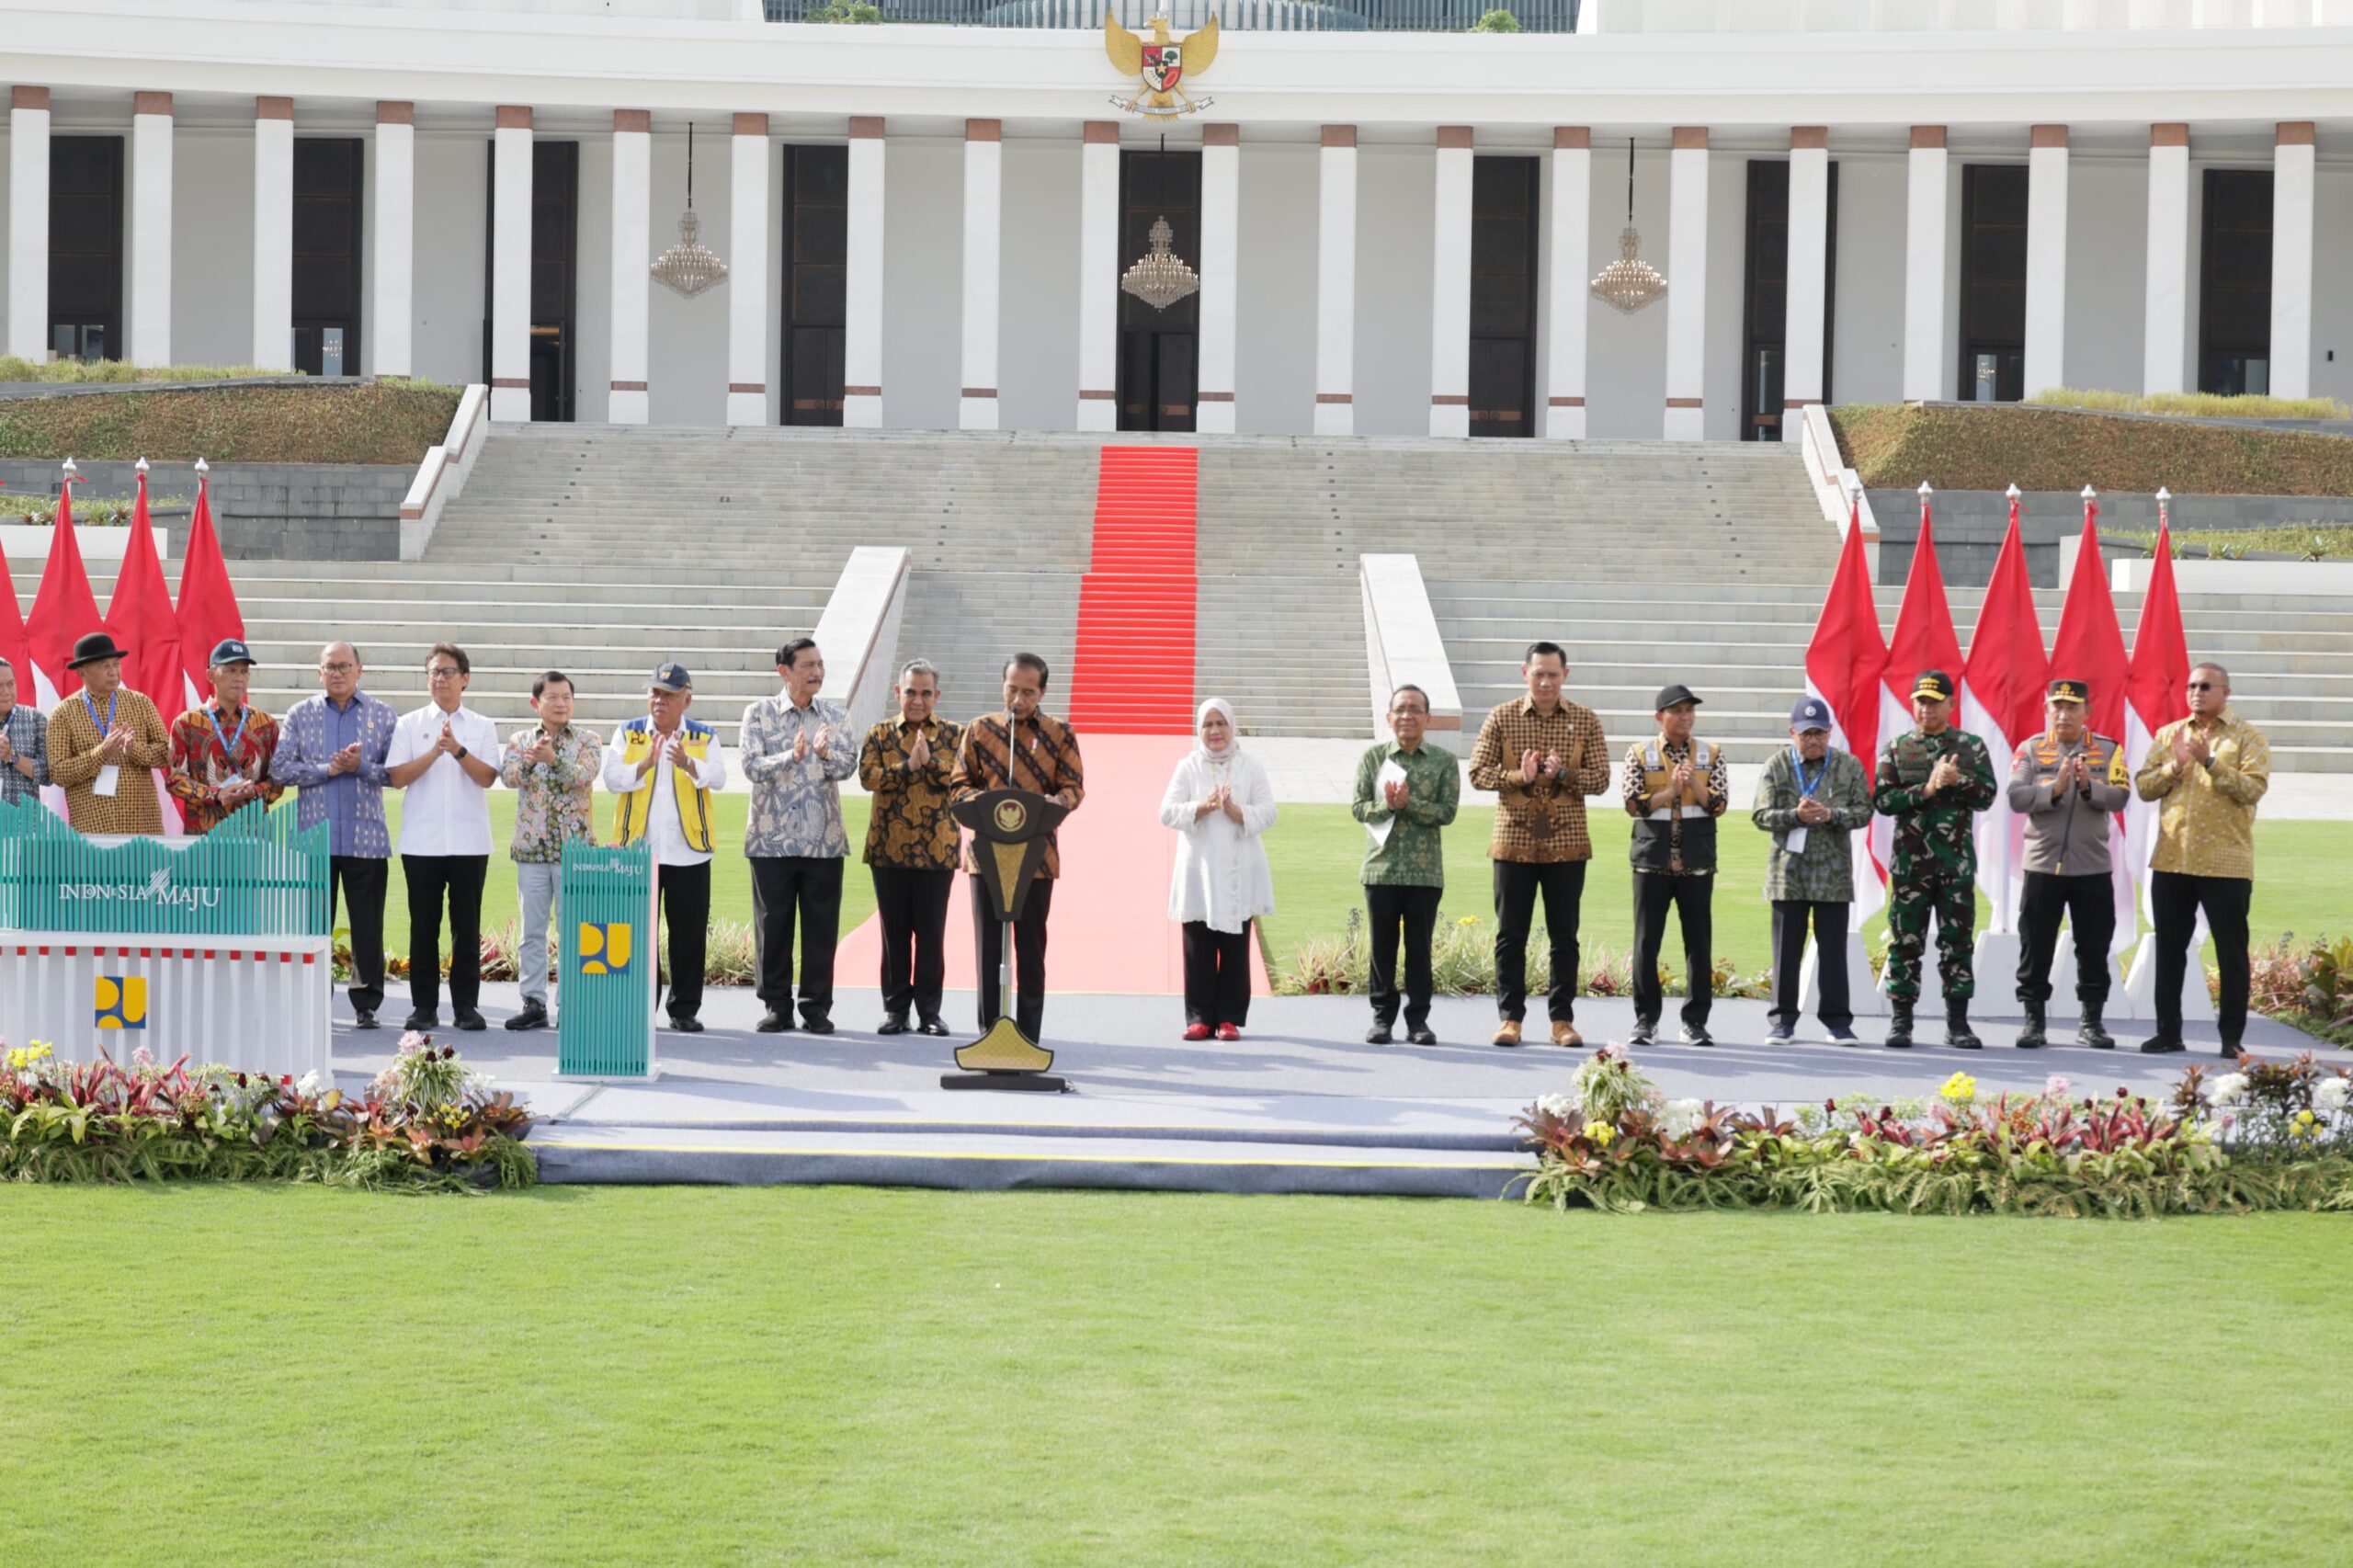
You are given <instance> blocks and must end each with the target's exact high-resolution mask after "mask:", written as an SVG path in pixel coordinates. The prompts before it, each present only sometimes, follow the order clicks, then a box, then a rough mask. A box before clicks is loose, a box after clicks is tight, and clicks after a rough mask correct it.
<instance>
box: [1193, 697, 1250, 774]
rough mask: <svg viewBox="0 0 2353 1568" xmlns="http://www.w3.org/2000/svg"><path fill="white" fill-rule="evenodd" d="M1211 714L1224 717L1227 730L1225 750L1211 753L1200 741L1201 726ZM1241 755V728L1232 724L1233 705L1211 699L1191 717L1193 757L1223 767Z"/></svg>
mask: <svg viewBox="0 0 2353 1568" xmlns="http://www.w3.org/2000/svg"><path fill="white" fill-rule="evenodd" d="M1211 713H1222V714H1224V715H1225V725H1226V730H1227V732H1228V733H1227V735H1226V741H1225V749H1224V750H1223V751H1211V749H1210V748H1209V745H1208V744H1207V743H1206V742H1204V741H1203V740H1202V739H1201V724H1202V722H1203V721H1205V720H1207V719H1208V718H1209V716H1210V715H1211ZM1241 755H1242V726H1241V725H1239V724H1237V723H1235V722H1233V704H1232V703H1230V702H1228V701H1226V699H1224V698H1222V697H1212V698H1211V699H1209V700H1208V701H1207V702H1204V703H1202V704H1201V706H1200V710H1199V712H1197V713H1195V714H1194V715H1193V756H1196V757H1197V758H1199V760H1201V761H1203V762H1209V763H1216V764H1219V765H1223V764H1225V763H1229V762H1232V761H1233V759H1234V758H1235V757H1237V756H1241Z"/></svg>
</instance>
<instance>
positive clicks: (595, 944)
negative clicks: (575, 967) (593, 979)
mask: <svg viewBox="0 0 2353 1568" xmlns="http://www.w3.org/2000/svg"><path fill="white" fill-rule="evenodd" d="M631 946H632V944H631V940H630V928H629V923H628V922H627V921H621V920H616V921H611V922H608V923H606V924H603V925H598V924H595V923H592V922H590V921H585V920H584V921H582V922H581V923H580V972H581V973H583V974H627V973H628V972H629V960H630V951H631Z"/></svg>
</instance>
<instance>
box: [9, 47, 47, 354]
mask: <svg viewBox="0 0 2353 1568" xmlns="http://www.w3.org/2000/svg"><path fill="white" fill-rule="evenodd" d="M7 343H8V352H9V353H11V354H13V355H15V356H16V357H17V358H20V359H29V360H31V361H32V362H33V363H35V364H40V363H41V362H42V361H44V360H46V359H47V358H49V89H48V88H47V87H28V86H16V87H11V88H10V89H9V90H8V338H7Z"/></svg>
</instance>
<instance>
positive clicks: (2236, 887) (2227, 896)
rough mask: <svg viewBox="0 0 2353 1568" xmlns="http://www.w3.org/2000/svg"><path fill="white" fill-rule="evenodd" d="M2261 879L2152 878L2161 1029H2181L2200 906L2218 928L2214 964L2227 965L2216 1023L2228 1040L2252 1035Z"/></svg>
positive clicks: (2174, 1032) (2162, 874)
mask: <svg viewBox="0 0 2353 1568" xmlns="http://www.w3.org/2000/svg"><path fill="white" fill-rule="evenodd" d="M2254 893H2255V883H2254V882H2253V881H2250V880H2248V879H2247V878H2245V877H2192V876H2185V875H2184V874H2182V873H2181V872H2179V871H2159V872H2156V873H2155V874H2154V878H2153V880H2152V881H2150V884H2149V904H2150V911H2151V913H2152V914H2154V915H2155V916H2156V923H2157V933H2156V934H2157V1032H2158V1033H2159V1034H2161V1035H2170V1036H2173V1037H2175V1038H2177V1039H2178V1038H2179V1037H2180V1034H2181V985H2182V981H2183V979H2184V978H2185V977H2186V976H2187V975H2188V971H2189V938H2190V937H2193V936H2195V935H2196V934H2197V931H2198V912H2199V911H2200V909H2203V910H2204V911H2205V912H2206V924H2207V926H2209V927H2210V928H2211V930H2212V931H2213V933H2214V964H2215V967H2216V968H2218V969H2220V970H2221V971H2222V1000H2221V1001H2220V1002H2218V1003H2217V1004H2216V1005H2215V1007H2214V1024H2215V1027H2216V1028H2218V1029H2219V1030H2221V1032H2222V1043H2223V1044H2224V1045H2236V1044H2238V1043H2239V1042H2240V1041H2241V1040H2245V1038H2246V992H2247V981H2248V975H2247V962H2246V906H2247V900H2248V899H2249V898H2251V897H2253V896H2254Z"/></svg>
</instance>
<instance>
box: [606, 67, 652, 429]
mask: <svg viewBox="0 0 2353 1568" xmlns="http://www.w3.org/2000/svg"><path fill="white" fill-rule="evenodd" d="M653 179H654V115H653V113H652V111H650V110H647V109H642V108H617V109H615V110H614V111H613V227H612V242H613V243H612V268H613V283H612V319H611V323H610V325H609V326H608V331H609V332H610V333H611V334H612V356H613V359H612V374H611V375H610V376H609V377H608V386H607V388H606V398H607V400H608V401H607V403H606V405H605V417H606V418H607V419H608V420H609V421H611V422H612V423H613V424H615V425H642V424H644V423H645V422H646V421H647V420H648V419H650V418H651V417H653V385H652V382H651V381H650V380H649V379H648V370H647V363H646V361H647V350H648V347H649V344H648V342H647V335H648V333H649V332H650V331H651V330H652V315H651V301H652V300H653V284H654V277H653V274H652V272H651V271H650V270H648V269H649V267H651V265H652V264H651V263H650V262H649V261H648V260H647V259H646V258H647V256H649V255H650V254H651V253H652V251H653V248H654V185H653Z"/></svg>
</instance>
